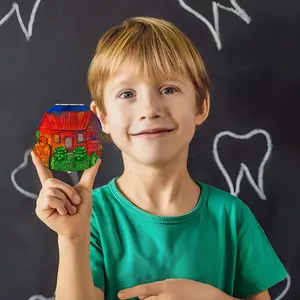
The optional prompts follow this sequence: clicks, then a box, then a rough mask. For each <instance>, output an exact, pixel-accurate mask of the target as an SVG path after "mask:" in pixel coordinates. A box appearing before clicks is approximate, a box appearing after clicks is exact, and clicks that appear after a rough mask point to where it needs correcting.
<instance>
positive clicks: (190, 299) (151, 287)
mask: <svg viewBox="0 0 300 300" xmlns="http://www.w3.org/2000/svg"><path fill="white" fill-rule="evenodd" d="M134 297H138V298H139V299H142V300H182V299H185V300H201V299H203V300H204V299H205V300H207V299H218V300H232V299H234V298H232V297H231V296H229V295H227V294H225V293H223V292H222V291H220V290H218V289H217V288H215V287H213V286H211V285H209V284H204V283H201V282H198V281H193V280H189V279H177V278H176V279H167V280H163V281H156V282H152V283H148V284H141V285H137V286H135V287H132V288H128V289H124V290H122V291H120V292H119V293H118V298H119V299H131V298H134Z"/></svg>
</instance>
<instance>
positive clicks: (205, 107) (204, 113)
mask: <svg viewBox="0 0 300 300" xmlns="http://www.w3.org/2000/svg"><path fill="white" fill-rule="evenodd" d="M209 109H210V96H209V94H208V93H207V94H206V97H205V99H203V102H202V104H201V106H197V111H196V116H195V123H196V125H197V126H198V125H201V124H202V123H203V122H204V121H205V120H206V119H207V117H208V114H209Z"/></svg>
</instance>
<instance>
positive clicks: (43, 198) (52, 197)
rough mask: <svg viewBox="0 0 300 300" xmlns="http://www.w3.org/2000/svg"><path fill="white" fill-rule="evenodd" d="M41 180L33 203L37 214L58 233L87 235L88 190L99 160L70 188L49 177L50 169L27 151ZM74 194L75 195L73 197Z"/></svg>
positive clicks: (89, 208) (75, 235) (63, 234)
mask: <svg viewBox="0 0 300 300" xmlns="http://www.w3.org/2000/svg"><path fill="white" fill-rule="evenodd" d="M31 156H32V161H33V163H34V165H35V167H36V170H37V173H38V176H39V178H40V181H41V183H42V189H41V191H40V193H39V197H38V199H37V202H36V210H35V212H36V214H37V216H38V217H39V218H40V219H41V220H42V221H43V222H44V223H45V224H46V225H47V226H48V227H49V228H51V229H52V230H53V231H55V232H57V234H58V235H59V236H62V237H66V238H68V239H74V238H77V237H80V236H83V235H87V234H89V228H90V216H91V212H92V193H91V192H92V189H93V184H94V180H95V177H96V175H97V171H98V168H99V166H100V163H101V160H100V159H98V161H97V163H96V164H95V165H94V166H93V167H91V168H89V169H87V170H84V172H83V175H82V177H81V179H80V182H79V183H78V184H76V185H75V186H74V187H71V186H70V185H68V184H66V183H64V182H62V181H60V180H58V179H55V178H53V175H52V173H51V171H50V170H49V169H48V168H47V167H45V166H44V165H43V163H42V161H41V160H40V159H39V158H38V157H37V156H36V155H35V154H34V152H33V151H32V152H31ZM76 196H77V197H76Z"/></svg>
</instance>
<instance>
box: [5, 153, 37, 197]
mask: <svg viewBox="0 0 300 300" xmlns="http://www.w3.org/2000/svg"><path fill="white" fill-rule="evenodd" d="M31 150H32V149H28V150H26V151H25V153H24V161H23V162H22V163H21V164H20V165H19V166H17V167H16V168H15V169H14V170H13V171H12V173H11V175H10V178H11V181H12V183H13V185H14V187H15V188H16V190H17V191H19V192H20V193H21V194H23V195H24V196H26V197H28V198H31V199H37V197H38V195H37V194H35V193H31V192H28V191H26V190H24V189H23V188H22V187H20V185H18V183H17V181H16V174H17V173H18V172H19V171H20V170H22V169H24V168H25V167H26V166H27V165H28V157H29V156H31V155H30V152H31ZM30 160H31V157H30Z"/></svg>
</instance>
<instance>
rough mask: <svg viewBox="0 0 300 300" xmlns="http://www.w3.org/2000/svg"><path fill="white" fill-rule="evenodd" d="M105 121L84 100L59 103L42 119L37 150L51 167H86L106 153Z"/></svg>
mask: <svg viewBox="0 0 300 300" xmlns="http://www.w3.org/2000/svg"><path fill="white" fill-rule="evenodd" d="M101 137H102V131H101V123H100V121H99V119H98V117H97V116H96V115H95V114H94V113H93V112H92V111H91V110H90V109H89V108H88V107H87V106H85V105H83V104H55V105H54V106H53V107H52V108H51V109H49V110H48V111H47V112H46V113H44V115H43V116H42V118H41V119H40V121H39V124H38V128H37V131H36V139H37V143H36V144H35V145H34V147H33V152H34V153H35V154H36V155H37V156H38V157H39V158H40V159H41V160H42V162H43V164H44V165H45V166H46V167H48V168H49V169H51V170H57V171H65V172H68V173H71V172H72V171H82V170H85V169H88V168H90V167H92V166H93V165H95V163H96V161H97V159H98V158H99V157H101V156H102V146H101V143H100V139H101Z"/></svg>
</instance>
